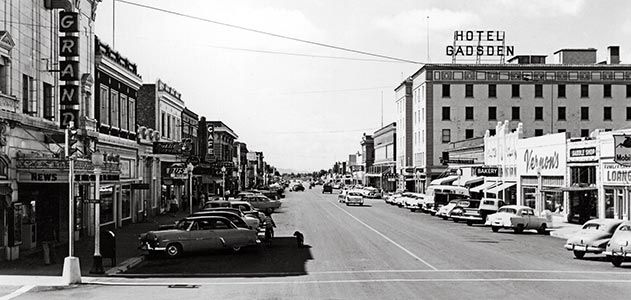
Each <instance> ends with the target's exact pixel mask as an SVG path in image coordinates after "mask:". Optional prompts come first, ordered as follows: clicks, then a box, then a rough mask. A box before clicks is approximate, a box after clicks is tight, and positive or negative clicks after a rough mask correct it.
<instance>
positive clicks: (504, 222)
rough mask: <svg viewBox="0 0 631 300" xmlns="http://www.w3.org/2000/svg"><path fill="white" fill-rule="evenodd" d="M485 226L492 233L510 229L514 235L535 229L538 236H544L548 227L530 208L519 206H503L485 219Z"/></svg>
mask: <svg viewBox="0 0 631 300" xmlns="http://www.w3.org/2000/svg"><path fill="white" fill-rule="evenodd" d="M485 225H490V226H491V230H492V231H493V232H498V231H499V230H500V229H502V228H506V229H512V230H514V231H515V233H522V232H523V231H524V230H526V229H536V230H537V232H538V233H540V234H545V233H546V228H547V227H548V226H547V225H548V224H547V221H546V219H545V218H542V217H539V216H536V215H535V211H534V210H533V209H532V208H530V207H528V206H520V205H507V206H503V207H502V208H500V209H499V210H498V211H497V213H494V214H492V215H490V216H489V217H488V218H487V220H486V223H485Z"/></svg>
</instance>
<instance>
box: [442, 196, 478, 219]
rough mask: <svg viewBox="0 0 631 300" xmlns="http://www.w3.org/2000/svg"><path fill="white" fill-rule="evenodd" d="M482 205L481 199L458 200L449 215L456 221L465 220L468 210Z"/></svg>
mask: <svg viewBox="0 0 631 300" xmlns="http://www.w3.org/2000/svg"><path fill="white" fill-rule="evenodd" d="M478 207H480V200H479V199H463V200H458V203H457V204H456V207H454V208H453V209H452V210H451V213H449V217H450V218H451V219H452V220H453V221H454V222H456V223H458V222H460V221H461V220H464V219H463V217H464V214H465V212H466V211H467V210H477V209H478Z"/></svg>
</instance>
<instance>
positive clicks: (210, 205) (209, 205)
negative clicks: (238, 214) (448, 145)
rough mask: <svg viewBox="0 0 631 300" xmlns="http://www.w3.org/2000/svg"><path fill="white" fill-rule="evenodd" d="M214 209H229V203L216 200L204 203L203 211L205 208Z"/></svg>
mask: <svg viewBox="0 0 631 300" xmlns="http://www.w3.org/2000/svg"><path fill="white" fill-rule="evenodd" d="M216 207H230V201H225V200H216V201H212V200H211V201H206V203H204V209H206V208H216Z"/></svg>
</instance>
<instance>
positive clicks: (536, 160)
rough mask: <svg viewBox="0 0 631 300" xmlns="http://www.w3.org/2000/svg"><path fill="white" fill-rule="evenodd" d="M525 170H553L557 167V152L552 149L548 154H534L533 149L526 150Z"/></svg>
mask: <svg viewBox="0 0 631 300" xmlns="http://www.w3.org/2000/svg"><path fill="white" fill-rule="evenodd" d="M524 162H525V163H526V172H530V171H537V170H554V169H558V168H559V152H557V151H554V152H553V153H552V154H549V155H542V154H536V153H535V152H534V150H526V152H525V153H524Z"/></svg>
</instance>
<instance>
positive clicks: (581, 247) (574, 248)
mask: <svg viewBox="0 0 631 300" xmlns="http://www.w3.org/2000/svg"><path fill="white" fill-rule="evenodd" d="M565 249H567V250H568V251H583V252H597V253H600V252H604V251H605V249H604V248H600V247H593V246H585V245H574V244H565Z"/></svg>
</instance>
